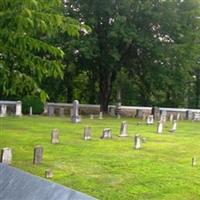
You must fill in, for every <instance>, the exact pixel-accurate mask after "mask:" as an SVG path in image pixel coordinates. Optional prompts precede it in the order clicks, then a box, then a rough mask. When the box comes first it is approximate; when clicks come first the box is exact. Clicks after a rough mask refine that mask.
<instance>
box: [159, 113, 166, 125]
mask: <svg viewBox="0 0 200 200" xmlns="http://www.w3.org/2000/svg"><path fill="white" fill-rule="evenodd" d="M166 120H167V111H166V110H163V111H162V112H161V115H160V121H161V122H162V123H165V122H166Z"/></svg>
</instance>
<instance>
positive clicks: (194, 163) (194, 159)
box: [192, 156, 197, 166]
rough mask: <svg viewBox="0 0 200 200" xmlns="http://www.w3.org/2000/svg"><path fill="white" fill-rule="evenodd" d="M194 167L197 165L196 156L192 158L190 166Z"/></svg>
mask: <svg viewBox="0 0 200 200" xmlns="http://www.w3.org/2000/svg"><path fill="white" fill-rule="evenodd" d="M196 165H197V158H196V156H194V157H193V158H192V166H196Z"/></svg>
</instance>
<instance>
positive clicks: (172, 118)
mask: <svg viewBox="0 0 200 200" xmlns="http://www.w3.org/2000/svg"><path fill="white" fill-rule="evenodd" d="M173 120H174V115H173V114H170V117H169V121H170V122H173Z"/></svg>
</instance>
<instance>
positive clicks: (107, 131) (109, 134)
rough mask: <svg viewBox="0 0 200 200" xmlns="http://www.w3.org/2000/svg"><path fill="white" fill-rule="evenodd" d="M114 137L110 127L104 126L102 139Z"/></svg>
mask: <svg viewBox="0 0 200 200" xmlns="http://www.w3.org/2000/svg"><path fill="white" fill-rule="evenodd" d="M109 138H112V132H111V130H110V128H104V130H103V133H102V136H101V139H109Z"/></svg>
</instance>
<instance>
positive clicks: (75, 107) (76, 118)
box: [71, 100, 81, 123]
mask: <svg viewBox="0 0 200 200" xmlns="http://www.w3.org/2000/svg"><path fill="white" fill-rule="evenodd" d="M78 108H79V102H78V100H74V102H73V110H72V116H71V121H72V123H79V122H80V121H81V117H80V115H79V114H78Z"/></svg>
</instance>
